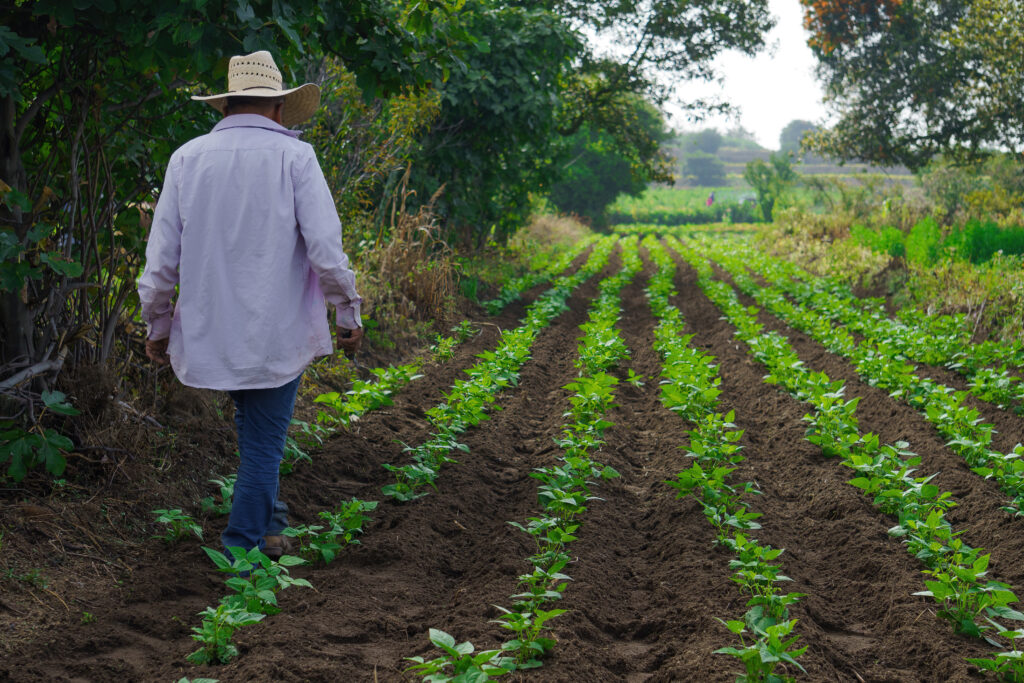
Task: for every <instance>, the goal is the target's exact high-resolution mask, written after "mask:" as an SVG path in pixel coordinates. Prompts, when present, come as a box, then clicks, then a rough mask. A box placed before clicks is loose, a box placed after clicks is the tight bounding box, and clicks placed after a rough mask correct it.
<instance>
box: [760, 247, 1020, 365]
mask: <svg viewBox="0 0 1024 683" xmlns="http://www.w3.org/2000/svg"><path fill="white" fill-rule="evenodd" d="M780 265H781V263H780ZM784 267H785V269H786V272H787V275H789V276H790V277H792V278H794V279H797V280H800V281H802V282H805V283H811V284H816V286H817V287H820V288H823V289H825V290H826V291H829V292H831V293H832V294H834V295H836V296H838V297H840V298H842V299H844V300H846V301H849V303H850V304H851V305H852V306H854V307H856V308H858V309H860V310H861V311H862V312H863V313H864V314H866V315H869V316H871V317H888V313H887V311H886V309H885V301H884V300H883V299H877V298H860V297H857V296H855V295H854V294H853V292H852V291H851V289H850V287H849V286H848V285H847V284H845V283H843V282H841V281H840V280H838V279H837V278H829V277H821V276H817V275H812V274H811V273H808V272H807V271H805V270H803V269H801V268H798V267H797V266H795V265H792V264H785V266H784ZM896 319H897V320H898V321H899V322H902V323H903V324H905V325H907V326H908V327H911V328H912V329H915V330H916V331H918V332H919V333H922V334H923V335H925V337H929V336H930V337H934V338H935V347H934V348H933V349H931V350H930V353H932V354H935V355H936V356H937V357H936V358H934V359H932V360H926V359H925V358H924V357H922V358H921V362H928V363H933V364H944V365H946V367H949V368H950V369H952V370H957V371H959V370H960V366H961V365H963V366H964V367H965V368H966V369H967V370H972V369H974V368H981V367H986V366H996V367H999V366H1002V365H1008V366H1012V367H1017V368H1024V342H1020V341H1016V340H1004V341H998V340H988V341H984V342H981V343H977V344H975V343H972V342H971V338H972V337H973V332H974V330H973V329H972V327H971V326H970V325H969V324H968V320H967V317H966V316H965V315H963V314H954V315H949V314H941V313H925V312H924V311H920V310H918V309H916V308H913V307H907V308H903V309H901V310H899V311H898V312H897V313H896Z"/></svg>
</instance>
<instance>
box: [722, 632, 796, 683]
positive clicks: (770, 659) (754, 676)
mask: <svg viewBox="0 0 1024 683" xmlns="http://www.w3.org/2000/svg"><path fill="white" fill-rule="evenodd" d="M718 621H720V622H721V623H722V624H724V625H725V627H726V628H727V629H729V630H730V631H732V633H733V634H734V635H737V636H739V638H740V647H738V648H736V647H723V648H719V649H718V650H715V654H716V655H719V654H721V655H732V656H733V657H736V658H737V659H739V660H740V661H741V662H743V668H744V669H745V673H744V674H743V675H742V676H737V678H736V683H791V682H792V681H793V680H794V678H793V677H792V676H787V675H778V674H776V673H775V668H776V667H777V666H778V665H779V664H789V665H791V666H794V667H796V668H797V669H799V670H800V671H803V672H804V673H807V672H806V671H805V670H804V668H803V667H802V666H800V663H799V662H798V661H796V658H797V657H799V656H800V655H802V654H803V653H804V652H806V651H807V647H806V646H804V647H801V648H797V649H795V650H791V649H790V648H791V647H792V646H793V644H794V643H795V642H796V641H797V640H799V639H800V636H798V635H797V636H793V637H792V638H787V636H789V634H790V633H791V632H792V630H793V626H794V625H795V624H796V619H792V620H790V621H784V622H781V623H779V624H775V625H774V626H769V627H767V628H766V629H764V631H763V632H758V631H756V630H755V632H754V633H753V637H752V638H751V640H750V642H747V639H745V638H744V637H743V634H744V633H746V632H747V628H746V627H747V625H746V624H744V623H743V622H742V621H735V620H730V621H722V620H721V619H719V620H718Z"/></svg>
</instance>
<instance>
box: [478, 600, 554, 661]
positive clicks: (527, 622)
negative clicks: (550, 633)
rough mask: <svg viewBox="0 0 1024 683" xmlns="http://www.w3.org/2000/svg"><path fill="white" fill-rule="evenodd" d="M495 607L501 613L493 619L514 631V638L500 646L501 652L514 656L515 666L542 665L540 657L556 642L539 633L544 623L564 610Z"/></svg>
mask: <svg viewBox="0 0 1024 683" xmlns="http://www.w3.org/2000/svg"><path fill="white" fill-rule="evenodd" d="M495 607H498V609H499V610H501V611H502V612H503V614H502V615H501V616H500V617H498V618H497V619H494V620H493V621H494V622H495V623H498V624H501V627H502V628H506V629H508V630H510V631H512V632H513V633H515V638H513V639H512V640H509V641H507V642H505V643H504V644H503V645H502V646H501V649H502V651H503V652H507V653H510V654H512V655H514V656H515V668H516V669H536V668H537V667H539V666H543V663H542V662H541V658H542V657H544V655H546V654H547V653H548V652H550V651H551V649H552V648H553V647H554V646H555V644H556V641H555V639H554V638H548V637H546V636H542V635H541V632H542V631H543V630H544V624H545V623H547V622H548V621H549V620H551V619H554V618H555V617H557V616H559V615H561V614H565V610H564V609H553V610H542V609H535V610H532V611H527V612H513V611H511V610H507V609H505V608H504V607H500V606H498V605H495Z"/></svg>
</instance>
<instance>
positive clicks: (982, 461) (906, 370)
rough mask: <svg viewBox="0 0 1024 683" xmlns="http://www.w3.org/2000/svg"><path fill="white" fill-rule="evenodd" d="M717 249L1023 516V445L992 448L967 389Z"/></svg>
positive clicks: (743, 279) (772, 304) (778, 308)
mask: <svg viewBox="0 0 1024 683" xmlns="http://www.w3.org/2000/svg"><path fill="white" fill-rule="evenodd" d="M702 246H707V245H702ZM713 253H714V256H715V258H716V259H717V260H718V261H719V262H720V263H722V265H723V266H724V267H725V268H726V270H728V271H729V273H730V274H731V275H732V276H733V279H734V281H735V282H736V284H737V286H739V288H740V289H741V290H742V291H744V292H745V293H746V294H748V295H750V296H752V297H753V298H754V299H755V300H756V301H757V302H758V303H760V304H761V305H762V306H765V307H766V308H768V309H769V310H770V311H771V312H772V313H773V314H775V315H777V316H779V317H780V318H782V319H783V320H785V321H786V322H788V323H789V324H791V325H793V326H794V327H795V328H797V329H799V330H801V331H802V332H805V333H807V334H808V335H810V336H811V337H812V338H813V339H815V340H816V341H818V342H819V343H821V344H823V345H824V346H825V347H826V348H828V349H829V350H830V351H832V352H833V353H836V354H838V355H840V356H842V357H844V358H848V359H849V360H850V361H851V362H852V363H853V364H854V367H855V368H856V370H857V372H858V374H860V376H861V377H863V378H864V380H865V381H866V382H868V383H869V384H871V385H873V386H878V387H881V388H883V389H885V390H886V391H888V392H890V395H891V396H893V397H896V398H900V399H902V400H904V401H906V402H907V403H908V404H910V405H911V406H912V407H914V408H916V409H917V410H919V411H920V412H921V414H922V415H923V416H924V417H925V418H926V419H927V420H928V421H929V422H931V423H932V424H933V425H934V426H935V428H936V429H937V430H938V431H939V433H940V434H942V435H943V436H944V437H945V438H946V439H947V440H948V443H949V446H950V448H952V449H953V450H954V451H955V452H956V453H957V454H958V455H960V457H962V458H963V459H964V460H965V461H967V463H968V464H969V465H970V466H971V467H972V469H973V470H974V472H976V473H977V474H979V475H981V476H983V477H991V478H993V479H995V480H996V481H997V482H998V483H999V485H1000V487H1001V488H1002V490H1003V491H1004V492H1005V493H1007V494H1008V495H1009V496H1010V497H1011V501H1010V504H1009V505H1007V506H1005V507H1004V508H1003V509H1004V510H1005V511H1007V512H1009V513H1011V514H1014V515H1018V516H1020V515H1024V461H1022V460H1021V456H1024V446H1022V445H1021V444H1017V446H1016V447H1015V448H1014V449H1013V450H1012V451H1011V452H1009V453H1001V452H999V451H997V450H995V449H993V448H992V434H993V425H991V424H988V423H983V422H982V421H981V417H980V415H979V413H978V411H977V410H976V409H974V408H971V407H970V406H969V405H966V403H965V399H966V396H967V394H966V392H962V391H960V392H957V391H954V390H953V389H951V388H949V387H947V386H945V385H943V384H940V383H938V382H935V381H934V380H931V379H928V378H922V377H920V376H918V374H917V373H916V372H915V368H914V367H913V366H912V365H909V364H908V363H905V362H904V361H902V360H900V354H899V352H898V350H896V349H894V348H892V347H891V346H889V345H888V344H887V343H886V342H884V341H883V342H876V341H873V340H871V339H865V340H864V341H862V342H857V340H856V339H855V338H854V337H853V335H852V334H851V333H850V332H848V331H847V330H846V329H844V328H842V327H837V326H835V325H833V324H832V323H831V321H830V319H829V318H828V317H827V316H826V315H823V314H821V313H818V312H817V311H815V310H812V309H810V308H806V307H803V306H800V305H798V304H794V303H793V302H792V301H790V300H789V299H787V298H786V297H785V296H784V295H783V293H782V292H781V291H779V290H778V289H775V288H773V287H761V286H760V285H758V284H757V283H756V282H755V281H754V279H753V278H751V277H750V276H749V275H748V274H747V273H746V268H745V266H744V262H743V259H746V260H751V259H754V258H756V257H755V256H753V255H751V254H749V253H746V252H744V256H742V257H741V256H740V255H738V254H735V253H733V254H730V253H728V252H727V251H726V250H725V249H722V248H716V249H714V251H713Z"/></svg>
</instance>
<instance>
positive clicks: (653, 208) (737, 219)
mask: <svg viewBox="0 0 1024 683" xmlns="http://www.w3.org/2000/svg"><path fill="white" fill-rule="evenodd" d="M710 189H713V190H714V192H715V203H714V204H712V205H711V206H707V205H706V203H707V198H708V192H709V190H710ZM749 195H750V192H749V190H746V189H743V188H736V187H715V188H676V187H656V186H652V187H648V188H647V190H646V191H645V192H644V193H643V194H642V195H641V196H640V197H637V198H632V197H619V199H618V200H617V201H616V202H615V203H614V204H613V205H612V206H611V207H610V210H609V212H608V220H609V221H610V222H611V223H613V224H623V223H625V224H635V223H639V224H654V225H665V226H678V225H690V224H701V225H704V224H708V223H719V222H722V221H725V222H731V223H757V222H761V221H762V220H763V219H762V217H761V211H760V210H759V209H758V207H757V204H756V203H755V202H754V200H753V198H752V197H749Z"/></svg>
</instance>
